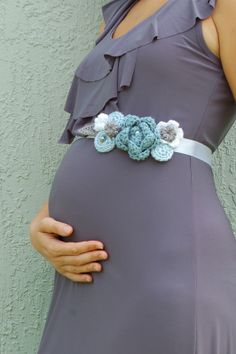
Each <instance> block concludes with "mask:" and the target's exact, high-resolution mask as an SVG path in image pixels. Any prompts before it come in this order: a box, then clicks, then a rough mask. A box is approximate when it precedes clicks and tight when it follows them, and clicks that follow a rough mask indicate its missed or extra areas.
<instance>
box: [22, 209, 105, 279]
mask: <svg viewBox="0 0 236 354" xmlns="http://www.w3.org/2000/svg"><path fill="white" fill-rule="evenodd" d="M72 231H73V228H72V227H71V226H70V225H68V224H65V223H62V222H60V221H57V220H55V219H54V218H52V217H49V216H48V203H45V204H44V205H43V207H42V208H41V209H40V211H39V212H38V213H37V214H36V216H35V217H34V219H33V220H32V222H31V224H30V225H29V237H30V241H31V244H32V246H33V247H34V248H35V249H36V250H37V251H38V252H39V253H40V254H41V255H42V256H43V257H44V258H46V259H47V260H48V261H49V262H50V263H51V264H52V265H53V267H54V268H55V269H56V270H57V271H58V272H59V273H60V274H62V275H63V276H65V277H67V278H69V279H71V280H73V281H76V282H92V280H93V278H92V275H91V274H88V273H90V272H93V271H95V272H100V271H101V270H102V265H101V264H100V263H98V262H97V261H101V260H105V259H107V258H108V254H107V252H106V251H104V250H102V249H103V244H102V242H101V241H96V240H90V241H79V242H63V241H61V240H60V239H58V238H57V236H63V237H68V236H70V235H71V233H72Z"/></svg>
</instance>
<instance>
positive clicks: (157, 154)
mask: <svg viewBox="0 0 236 354" xmlns="http://www.w3.org/2000/svg"><path fill="white" fill-rule="evenodd" d="M155 133H156V136H157V139H158V144H157V146H156V147H155V148H154V149H153V150H152V151H151V155H152V157H153V158H154V159H156V160H158V161H167V160H169V159H170V158H171V157H172V155H173V153H174V150H175V148H177V146H178V145H179V143H180V141H181V140H182V139H183V137H184V132H183V129H182V128H180V127H179V123H178V122H177V121H175V120H173V119H170V120H168V122H163V121H160V122H159V123H158V124H157V125H156V129H155Z"/></svg>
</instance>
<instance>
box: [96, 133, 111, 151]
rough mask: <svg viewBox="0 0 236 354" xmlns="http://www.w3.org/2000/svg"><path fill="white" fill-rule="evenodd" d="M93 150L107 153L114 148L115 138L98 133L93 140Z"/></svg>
mask: <svg viewBox="0 0 236 354" xmlns="http://www.w3.org/2000/svg"><path fill="white" fill-rule="evenodd" d="M94 146H95V149H96V150H97V151H99V152H108V151H111V150H113V149H114V147H115V138H114V137H112V138H111V137H110V136H109V135H107V133H106V132H105V131H103V130H102V131H100V132H99V133H97V135H96V136H95V138H94Z"/></svg>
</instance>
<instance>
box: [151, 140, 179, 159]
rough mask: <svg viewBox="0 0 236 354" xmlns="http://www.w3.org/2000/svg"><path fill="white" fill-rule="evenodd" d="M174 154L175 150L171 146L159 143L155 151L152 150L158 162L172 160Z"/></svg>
mask: <svg viewBox="0 0 236 354" xmlns="http://www.w3.org/2000/svg"><path fill="white" fill-rule="evenodd" d="M173 153H174V148H173V147H171V146H170V145H169V144H166V143H162V142H160V141H158V143H157V145H156V146H155V148H154V149H152V150H151V155H152V157H153V158H154V159H155V160H157V161H167V160H170V159H171V157H172V155H173Z"/></svg>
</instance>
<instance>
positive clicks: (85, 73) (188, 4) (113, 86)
mask: <svg viewBox="0 0 236 354" xmlns="http://www.w3.org/2000/svg"><path fill="white" fill-rule="evenodd" d="M134 1H135V0H113V1H110V2H109V3H107V4H105V5H104V6H103V7H102V12H103V16H104V19H105V21H106V27H105V30H104V32H103V33H102V34H101V35H100V36H99V37H98V39H97V40H96V42H95V46H94V48H93V49H92V50H91V51H90V52H89V54H88V55H87V56H86V57H85V58H84V59H83V60H82V62H81V63H80V65H79V66H78V68H77V69H76V71H75V73H74V78H73V80H72V84H71V87H70V90H69V93H68V96H67V100H66V104H65V107H64V110H65V111H66V112H68V113H70V117H69V120H68V122H67V124H66V127H65V129H64V131H63V133H62V135H61V137H60V139H59V140H58V143H62V144H70V143H71V142H72V140H73V139H74V136H75V134H76V130H77V129H78V128H80V127H81V126H82V125H83V124H84V123H85V121H86V122H87V121H91V119H92V118H93V117H95V116H96V115H98V114H99V113H100V112H101V111H105V112H106V113H109V110H111V108H114V109H116V110H118V106H117V102H118V94H119V92H120V91H122V90H124V89H127V88H129V87H130V86H131V84H132V79H133V74H134V71H135V66H136V58H137V53H138V48H139V47H141V46H144V45H146V44H149V43H151V42H152V41H154V40H158V39H161V38H165V37H168V36H172V35H175V34H178V33H181V32H184V31H187V30H189V29H191V28H192V27H193V26H194V25H195V23H196V20H197V18H199V19H205V18H207V17H208V16H210V15H211V12H212V10H213V9H214V7H215V0H180V1H179V0H169V1H168V2H167V3H166V4H164V5H163V6H162V7H161V8H160V10H159V11H157V12H156V13H155V14H154V15H152V16H150V17H149V18H148V19H146V20H144V21H143V23H140V24H138V25H137V26H135V27H134V28H132V29H131V31H129V32H127V33H126V34H125V35H124V36H122V37H123V38H122V37H120V38H116V39H115V40H113V39H112V38H111V32H110V31H111V29H113V26H114V25H116V24H117V22H119V21H120V20H119V19H120V18H121V17H123V15H124V14H125V12H126V11H127V10H129V7H130V6H131V5H132V4H133V3H134ZM102 39H103V40H102ZM109 104H110V106H109Z"/></svg>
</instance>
